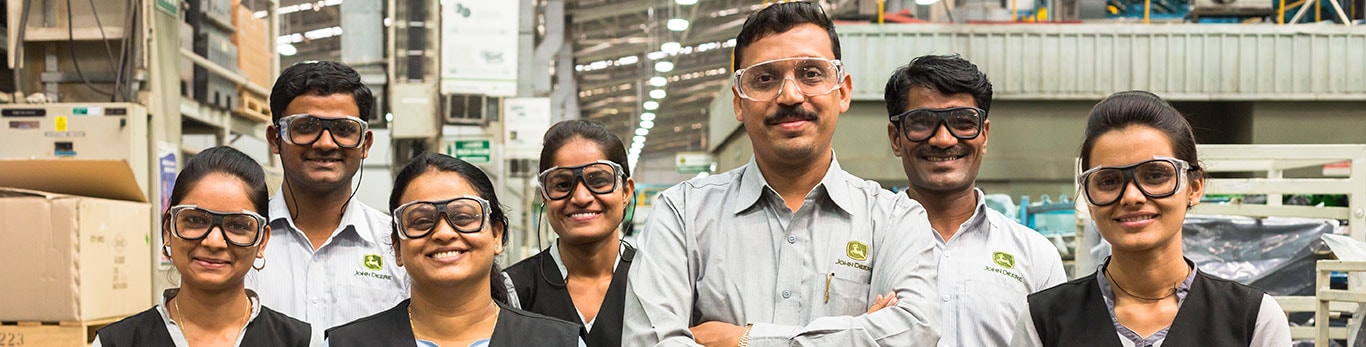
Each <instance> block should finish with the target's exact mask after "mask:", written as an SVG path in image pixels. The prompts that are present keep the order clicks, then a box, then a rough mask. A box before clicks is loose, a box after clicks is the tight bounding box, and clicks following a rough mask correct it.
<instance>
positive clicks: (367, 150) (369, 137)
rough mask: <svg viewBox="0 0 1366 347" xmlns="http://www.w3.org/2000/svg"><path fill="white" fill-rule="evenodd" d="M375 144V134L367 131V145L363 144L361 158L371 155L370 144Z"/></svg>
mask: <svg viewBox="0 0 1366 347" xmlns="http://www.w3.org/2000/svg"><path fill="white" fill-rule="evenodd" d="M373 144H375V134H374V133H373V132H371V131H369V130H366V131H365V145H364V146H361V152H360V158H361V159H365V158H369V157H370V145H373Z"/></svg>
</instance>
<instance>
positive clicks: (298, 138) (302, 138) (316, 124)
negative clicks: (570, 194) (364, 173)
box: [276, 114, 367, 148]
mask: <svg viewBox="0 0 1366 347" xmlns="http://www.w3.org/2000/svg"><path fill="white" fill-rule="evenodd" d="M276 126H278V127H279V129H280V138H282V139H284V140H285V142H288V143H290V144H293V145H301V146H307V145H311V144H313V143H314V142H318V139H319V138H322V136H323V130H327V132H328V133H330V134H332V142H333V143H336V144H337V146H338V147H342V148H356V147H360V145H361V143H362V142H363V141H364V140H365V130H366V129H367V125H366V123H365V120H363V119H360V118H357V117H352V116H345V117H342V118H319V117H317V116H314V115H310V114H296V115H290V116H286V117H284V118H280V121H279V122H278V123H277V124H276Z"/></svg>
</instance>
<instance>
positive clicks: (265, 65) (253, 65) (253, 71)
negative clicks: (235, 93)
mask: <svg viewBox="0 0 1366 347" xmlns="http://www.w3.org/2000/svg"><path fill="white" fill-rule="evenodd" d="M252 12H253V11H252V10H251V9H250V8H247V7H246V6H243V5H242V4H240V3H234V4H233V9H232V25H233V26H234V27H236V28H237V31H236V32H234V33H233V34H232V43H234V44H236V45H237V68H238V70H241V71H242V75H243V76H245V77H246V78H247V81H249V82H251V83H252V84H255V85H258V86H261V87H263V88H267V89H269V88H270V87H271V85H273V84H275V75H274V74H273V73H271V72H270V62H271V60H272V59H274V58H275V47H273V46H271V44H270V43H271V42H273V41H272V40H271V39H270V26H269V24H270V22H268V21H266V19H265V18H255V17H253V16H252V15H253V13H252ZM262 96H264V95H262Z"/></svg>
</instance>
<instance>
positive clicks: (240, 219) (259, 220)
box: [169, 205, 266, 247]
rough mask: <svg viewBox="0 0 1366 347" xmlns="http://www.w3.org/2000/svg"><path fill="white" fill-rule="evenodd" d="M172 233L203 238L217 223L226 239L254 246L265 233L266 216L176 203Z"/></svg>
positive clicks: (236, 244) (173, 209)
mask: <svg viewBox="0 0 1366 347" xmlns="http://www.w3.org/2000/svg"><path fill="white" fill-rule="evenodd" d="M169 212H170V215H171V220H170V225H171V233H172V234H175V236H176V237H179V238H181V239H184V240H187V241H198V240H203V239H204V238H205V237H208V236H209V232H210V231H212V230H213V229H214V227H217V228H218V230H219V232H221V233H223V240H225V241H227V242H228V244H230V245H233V246H238V247H252V246H256V245H257V244H259V243H261V235H262V234H265V229H266V218H265V217H262V216H261V215H259V214H256V213H255V212H251V211H247V210H242V211H241V212H220V211H214V210H209V209H205V208H200V207H199V206H195V205H176V206H172V207H171V209H170V210H169Z"/></svg>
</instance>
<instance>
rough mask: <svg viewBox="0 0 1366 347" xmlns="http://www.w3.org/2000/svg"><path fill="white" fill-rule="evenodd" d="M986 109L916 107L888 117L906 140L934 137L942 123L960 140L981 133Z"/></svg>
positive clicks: (918, 140) (968, 138)
mask: <svg viewBox="0 0 1366 347" xmlns="http://www.w3.org/2000/svg"><path fill="white" fill-rule="evenodd" d="M986 118H987V111H984V110H982V109H980V108H976V107H950V108H937V109H936V108H917V109H913V110H910V111H906V112H902V113H901V114H898V115H895V116H892V117H891V118H890V120H891V122H892V124H896V127H897V128H898V129H901V136H904V137H906V141H911V142H921V141H925V140H929V139H930V138H931V137H934V133H935V132H936V131H939V125H940V124H943V125H944V128H945V129H948V130H949V134H950V135H953V137H956V138H958V139H960V140H971V139H975V138H977V135H981V134H982V122H983V121H984V120H985V119H986Z"/></svg>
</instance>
